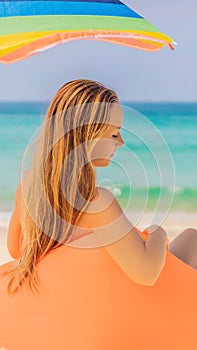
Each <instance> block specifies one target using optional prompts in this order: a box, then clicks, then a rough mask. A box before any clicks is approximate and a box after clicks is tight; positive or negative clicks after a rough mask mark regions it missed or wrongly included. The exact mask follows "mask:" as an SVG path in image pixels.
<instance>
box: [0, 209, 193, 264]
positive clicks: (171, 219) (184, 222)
mask: <svg viewBox="0 0 197 350" xmlns="http://www.w3.org/2000/svg"><path fill="white" fill-rule="evenodd" d="M127 216H128V217H129V219H130V220H131V222H134V218H135V219H136V217H139V215H138V213H127ZM165 216H166V215H164V213H157V216H154V219H152V218H153V212H149V213H145V214H144V215H143V216H142V217H141V218H140V220H139V221H138V222H137V225H136V226H137V227H138V228H139V229H140V230H144V229H145V228H146V227H147V226H149V225H150V224H153V223H154V224H160V225H161V226H162V227H163V228H164V229H165V230H166V232H167V234H168V239H169V241H170V242H171V241H172V240H173V239H174V238H175V237H177V235H179V234H180V233H181V232H182V231H183V230H185V229H186V228H189V227H193V228H197V215H196V214H195V213H191V212H170V213H169V214H168V215H167V216H166V218H165ZM10 217H11V213H10V212H0V264H3V263H5V262H7V261H10V260H11V259H12V258H11V257H10V255H9V253H8V250H7V245H6V241H7V232H8V225H9V220H10Z"/></svg>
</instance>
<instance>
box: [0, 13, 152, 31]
mask: <svg viewBox="0 0 197 350" xmlns="http://www.w3.org/2000/svg"><path fill="white" fill-rule="evenodd" d="M48 30H52V31H53V30H54V31H58V30H65V31H66V30H71V31H72V30H115V31H119V30H125V31H126V30H142V31H145V32H146V31H147V32H149V31H151V32H159V30H158V29H156V28H155V27H153V26H152V25H151V24H150V23H149V22H147V21H146V20H145V19H143V18H127V17H126V18H125V17H107V16H106V17H104V16H25V17H7V18H1V19H0V33H1V35H6V34H17V33H22V32H23V33H27V32H40V31H48Z"/></svg>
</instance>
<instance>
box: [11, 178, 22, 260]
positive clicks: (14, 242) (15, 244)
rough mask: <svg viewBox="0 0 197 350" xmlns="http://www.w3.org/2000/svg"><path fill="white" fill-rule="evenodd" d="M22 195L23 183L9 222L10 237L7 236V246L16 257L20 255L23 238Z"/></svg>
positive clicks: (19, 188) (19, 187)
mask: <svg viewBox="0 0 197 350" xmlns="http://www.w3.org/2000/svg"><path fill="white" fill-rule="evenodd" d="M20 196H21V185H19V186H18V188H17V191H16V199H15V205H14V211H13V214H12V217H11V220H10V223H9V228H8V237H7V247H8V251H9V253H10V255H11V256H12V258H14V259H18V258H19V257H20V249H21V240H22V230H21V222H20V217H21V213H20V209H21V208H20Z"/></svg>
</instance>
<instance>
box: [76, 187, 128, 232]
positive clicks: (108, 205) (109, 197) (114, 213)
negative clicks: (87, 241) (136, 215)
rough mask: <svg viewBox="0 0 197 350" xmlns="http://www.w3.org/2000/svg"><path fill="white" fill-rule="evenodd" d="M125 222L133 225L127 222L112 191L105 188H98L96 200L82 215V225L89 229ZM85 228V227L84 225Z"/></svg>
mask: <svg viewBox="0 0 197 350" xmlns="http://www.w3.org/2000/svg"><path fill="white" fill-rule="evenodd" d="M117 221H118V222H119V224H120V222H121V223H123V222H124V224H125V223H127V224H128V225H129V228H130V229H131V223H130V222H129V221H128V220H127V218H126V216H125V214H124V212H123V210H122V208H121V206H120V205H119V203H118V201H117V200H116V198H115V197H114V196H113V194H112V193H111V191H109V190H108V189H107V188H104V187H97V192H96V195H95V197H94V200H93V201H91V202H90V203H89V205H88V207H87V209H86V212H85V213H84V214H83V215H82V218H81V220H80V223H82V224H85V223H87V224H88V227H92V228H96V227H101V226H104V225H107V224H112V223H117ZM83 226H84V225H83Z"/></svg>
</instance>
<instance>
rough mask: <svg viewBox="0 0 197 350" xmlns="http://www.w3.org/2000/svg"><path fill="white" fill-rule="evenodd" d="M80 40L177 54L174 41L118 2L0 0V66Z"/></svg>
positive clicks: (108, 0)
mask: <svg viewBox="0 0 197 350" xmlns="http://www.w3.org/2000/svg"><path fill="white" fill-rule="evenodd" d="M13 4H15V5H13ZM79 39H88V40H98V41H108V42H111V43H115V44H119V45H124V46H128V47H134V48H137V49H142V50H146V51H156V50H159V49H161V48H162V47H164V46H166V45H168V46H169V47H170V48H171V49H173V47H172V43H173V40H172V39H171V38H169V37H168V36H167V35H165V34H163V33H161V32H159V31H158V30H157V29H156V28H155V27H154V26H152V25H151V24H150V23H149V22H148V21H146V20H145V19H144V18H143V17H142V16H140V15H138V14H137V13H136V12H134V11H133V10H131V9H130V8H128V7H127V6H125V5H124V4H122V3H121V2H119V1H118V0H107V1H106V0H105V1H104V0H103V1H100V2H97V1H94V0H88V1H81V2H80V1H72V2H70V1H0V62H4V63H12V62H16V61H18V60H21V59H23V58H27V57H29V56H32V55H34V54H36V53H39V52H42V51H45V50H46V49H48V48H50V47H54V46H57V45H60V44H63V43H65V42H68V41H72V40H79Z"/></svg>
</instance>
